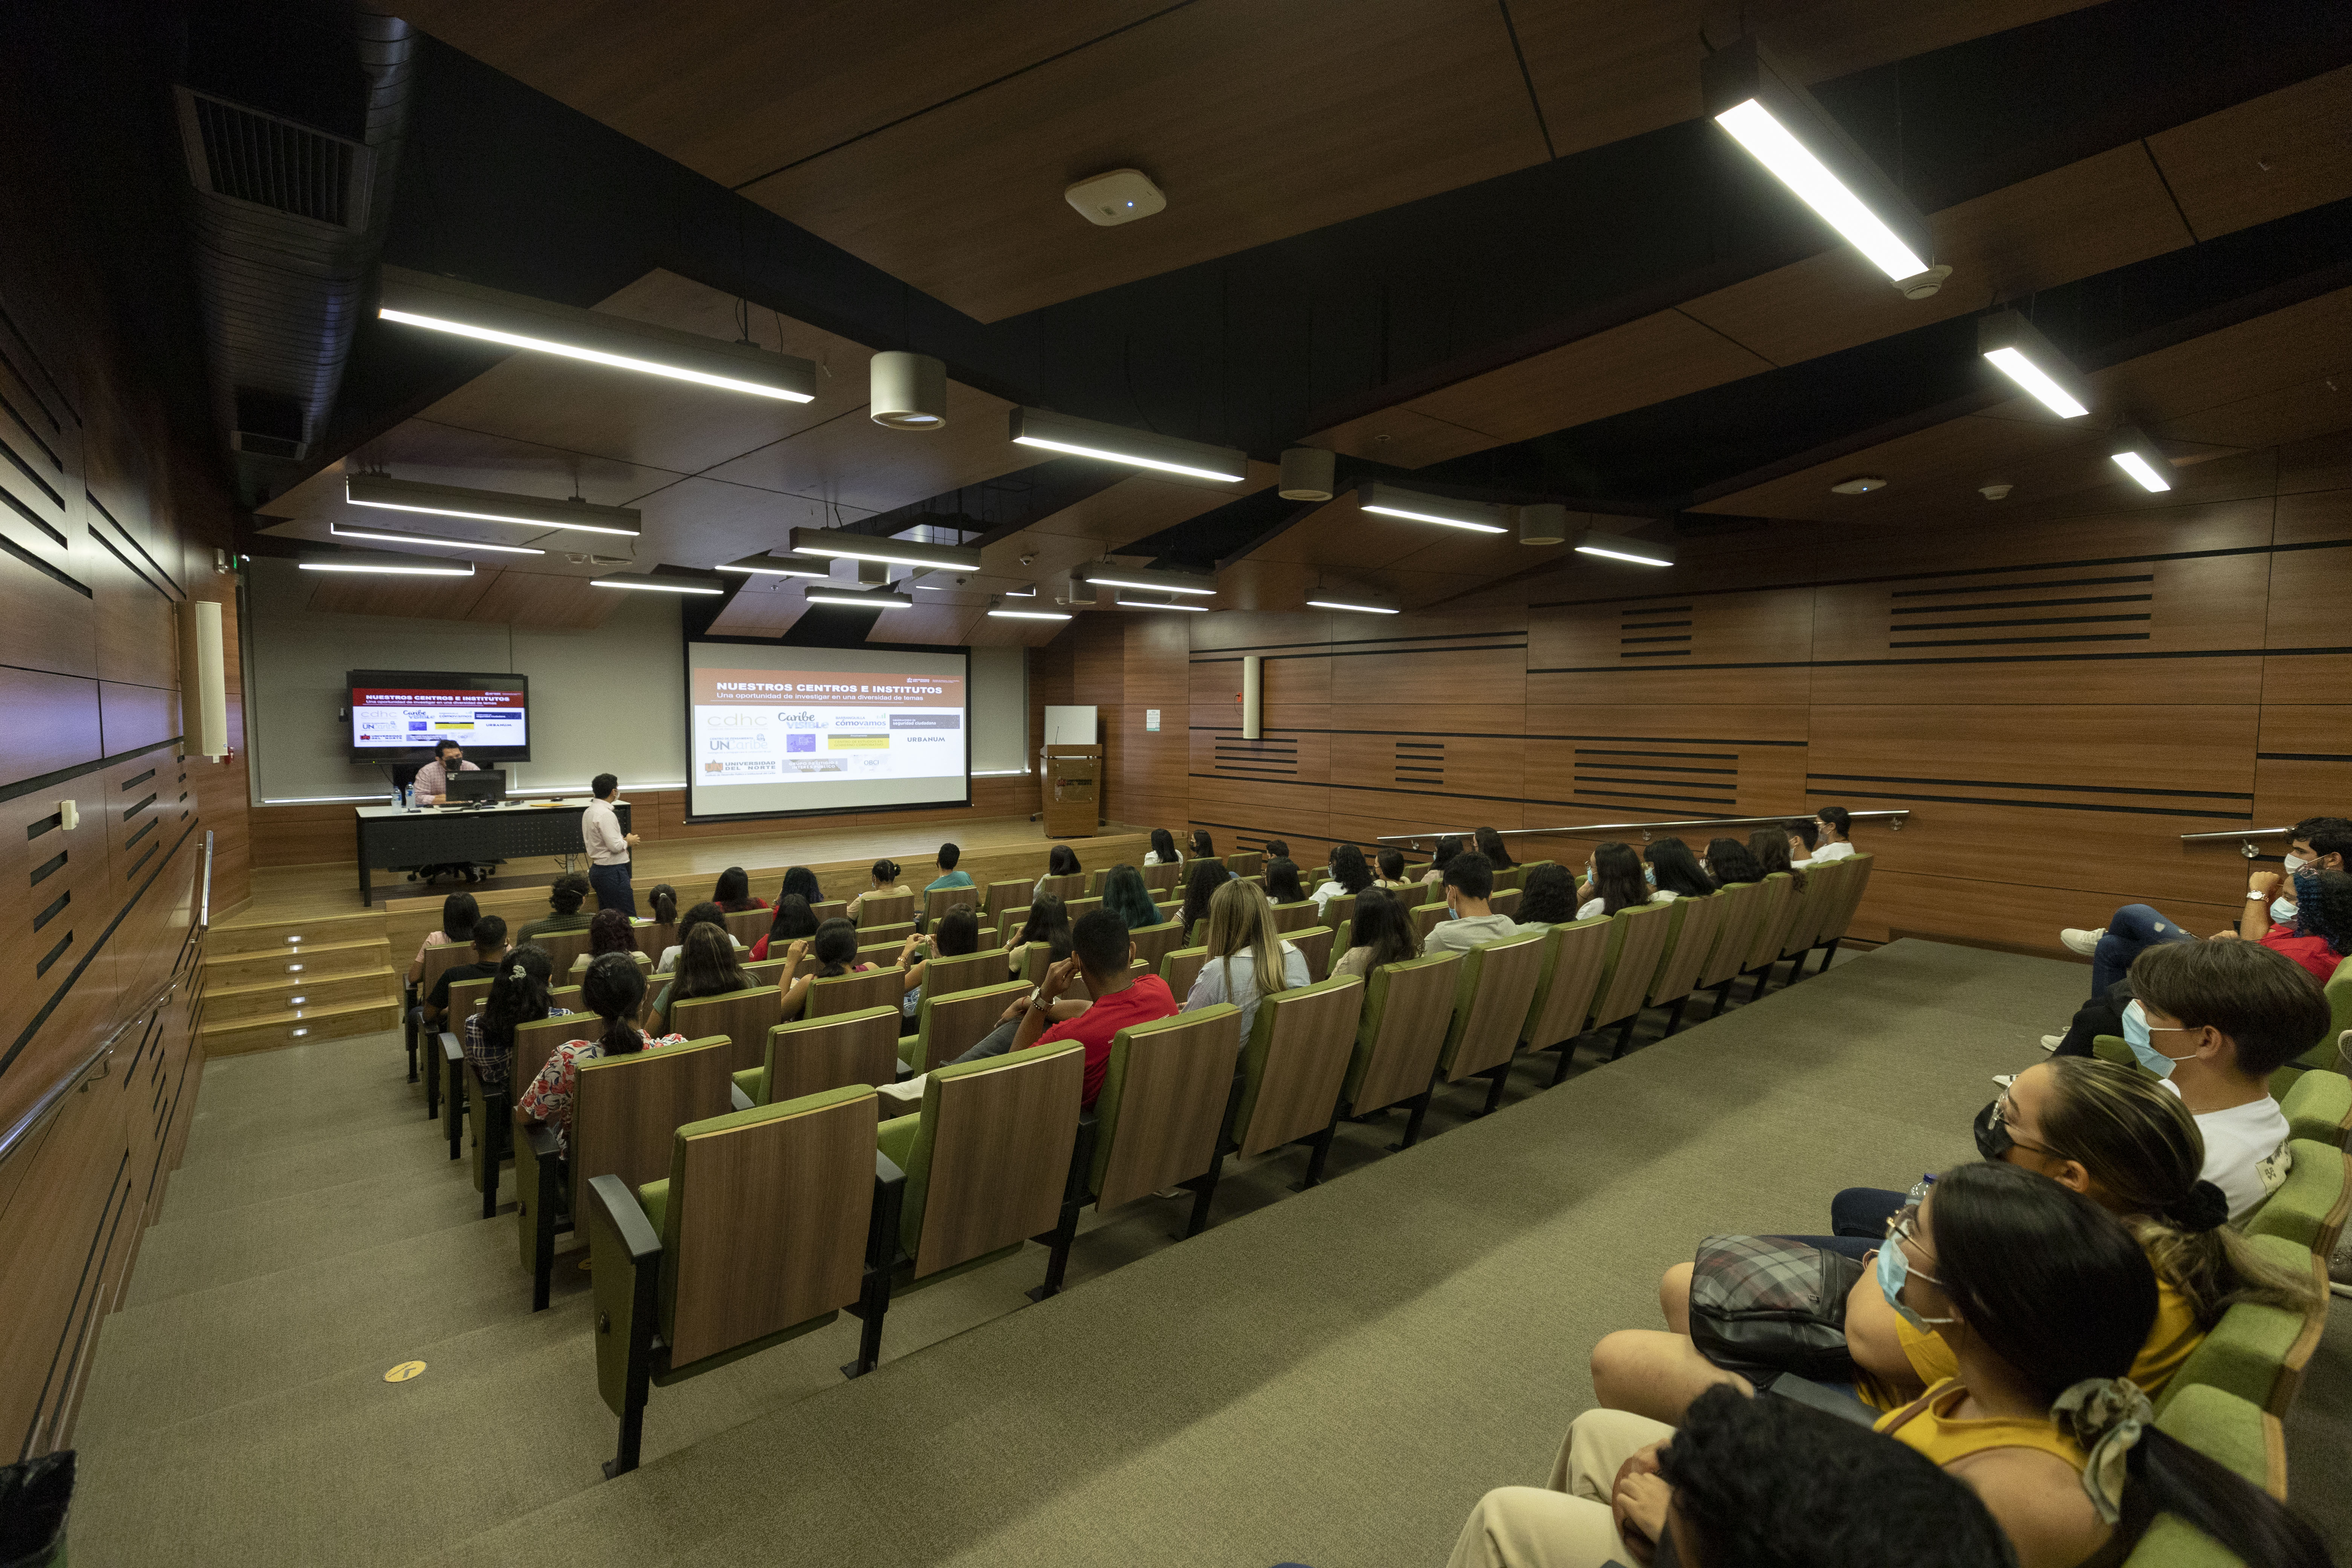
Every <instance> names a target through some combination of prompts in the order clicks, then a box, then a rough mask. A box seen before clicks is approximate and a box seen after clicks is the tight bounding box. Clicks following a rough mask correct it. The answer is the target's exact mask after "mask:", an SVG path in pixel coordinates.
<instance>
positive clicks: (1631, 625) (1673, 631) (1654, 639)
mask: <svg viewBox="0 0 2352 1568" xmlns="http://www.w3.org/2000/svg"><path fill="white" fill-rule="evenodd" d="M1690 640H1691V607H1690V606H1689V605H1643V606H1641V607H1640V608H1638V609H1625V610H1620V611H1619V612H1618V613H1617V644H1618V648H1617V657H1618V658H1689V657H1690V655H1691V650H1690Z"/></svg>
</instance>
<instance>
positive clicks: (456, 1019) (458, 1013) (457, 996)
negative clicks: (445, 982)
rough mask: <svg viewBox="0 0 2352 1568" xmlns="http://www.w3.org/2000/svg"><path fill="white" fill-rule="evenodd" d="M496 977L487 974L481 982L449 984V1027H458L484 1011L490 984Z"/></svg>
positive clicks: (453, 982) (459, 981) (469, 981)
mask: <svg viewBox="0 0 2352 1568" xmlns="http://www.w3.org/2000/svg"><path fill="white" fill-rule="evenodd" d="M496 978H497V976H496V975H490V974H485V975H483V976H482V977H481V978H480V979H479V980H453V981H451V982H450V983H449V1014H448V1016H449V1026H450V1027H451V1028H452V1029H453V1030H455V1029H457V1027H458V1026H460V1025H462V1024H464V1023H465V1021H466V1020H467V1019H468V1018H470V1017H472V1016H474V1015H475V1014H477V1013H478V1012H480V1011H481V1010H482V1004H483V1003H484V1002H485V1001H487V1000H488V997H489V994H490V982H491V981H492V980H494V979H496Z"/></svg>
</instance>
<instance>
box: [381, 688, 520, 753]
mask: <svg viewBox="0 0 2352 1568" xmlns="http://www.w3.org/2000/svg"><path fill="white" fill-rule="evenodd" d="M350 694H351V710H352V755H353V756H354V757H357V758H367V757H373V756H384V757H389V756H396V755H404V754H406V753H409V752H424V751H425V750H426V749H427V748H429V747H430V746H431V745H432V744H433V742H434V741H435V740H436V738H438V737H441V736H445V735H446V736H447V737H448V738H449V739H450V740H453V741H456V742H458V743H459V744H460V745H462V746H464V747H465V748H466V750H467V752H468V753H481V752H487V753H489V754H490V755H489V756H488V757H484V756H480V755H473V756H470V757H469V760H473V761H488V760H491V759H492V758H504V759H508V760H515V761H521V760H527V759H528V758H529V757H530V689H529V688H528V687H527V686H526V685H525V684H524V683H523V681H522V680H521V679H520V678H517V679H511V680H509V681H507V682H503V683H500V684H495V685H494V684H491V683H489V682H488V681H486V680H483V679H480V678H478V677H465V676H452V675H445V674H434V673H425V674H420V675H411V676H409V677H408V678H407V679H401V678H400V677H399V676H398V675H396V674H389V673H387V672H383V671H373V670H354V671H353V672H352V676H351V685H350Z"/></svg>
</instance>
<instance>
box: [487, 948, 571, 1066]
mask: <svg viewBox="0 0 2352 1568" xmlns="http://www.w3.org/2000/svg"><path fill="white" fill-rule="evenodd" d="M552 977H553V976H552V973H551V966H550V965H549V963H548V962H547V950H546V949H545V948H543V947H519V948H516V949H515V950H514V951H513V952H510V953H509V954H507V956H506V958H505V960H504V962H503V966H502V967H501V968H500V969H499V972H498V973H497V974H496V975H494V976H492V977H491V980H490V991H489V994H488V995H487V996H485V997H483V998H482V1010H481V1011H480V1012H478V1013H476V1014H473V1015H471V1016H468V1017H467V1020H466V1060H467V1062H468V1063H469V1064H470V1065H471V1066H472V1067H473V1069H474V1076H475V1077H477V1078H478V1079H481V1080H482V1087H483V1088H484V1089H488V1090H489V1091H490V1092H491V1093H493V1094H495V1093H498V1092H499V1090H501V1089H505V1088H506V1086H507V1053H508V1052H509V1051H511V1050H512V1049H514V1032H515V1026H517V1025H519V1024H532V1023H537V1022H538V1021H539V1020H540V1019H541V1018H564V1017H569V1016H571V1010H570V1009H569V1008H564V1007H552V1006H550V1005H548V1000H547V987H548V982H549V981H550V980H551V978H552Z"/></svg>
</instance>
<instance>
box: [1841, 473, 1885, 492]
mask: <svg viewBox="0 0 2352 1568" xmlns="http://www.w3.org/2000/svg"><path fill="white" fill-rule="evenodd" d="M1885 488H1886V481H1885V479H1881V478H1880V477H1879V476H1878V475H1876V474H1857V475H1855V476H1854V477H1853V479H1840V480H1839V481H1838V482H1837V483H1835V484H1833V485H1832V486H1831V487H1830V494H1832V495H1833V496H1866V495H1868V494H1869V493H1870V492H1871V491H1873V490H1883V489H1885Z"/></svg>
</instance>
